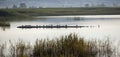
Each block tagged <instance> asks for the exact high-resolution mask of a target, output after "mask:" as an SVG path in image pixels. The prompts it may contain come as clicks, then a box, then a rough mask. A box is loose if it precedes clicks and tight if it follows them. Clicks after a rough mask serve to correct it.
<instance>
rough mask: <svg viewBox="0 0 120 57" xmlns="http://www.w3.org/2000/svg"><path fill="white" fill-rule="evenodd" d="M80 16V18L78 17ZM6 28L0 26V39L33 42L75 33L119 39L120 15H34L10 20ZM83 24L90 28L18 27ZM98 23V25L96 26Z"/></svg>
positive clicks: (86, 37)
mask: <svg viewBox="0 0 120 57" xmlns="http://www.w3.org/2000/svg"><path fill="white" fill-rule="evenodd" d="M79 18H80V19H79ZM10 24H11V26H10V27H7V28H3V27H0V28H1V29H0V41H1V42H3V41H8V40H13V41H14V40H18V39H22V40H24V41H30V42H34V41H35V40H36V39H47V38H48V39H56V38H58V37H59V36H62V35H68V34H70V33H76V34H78V36H80V37H84V38H85V39H89V40H91V39H102V40H103V39H107V38H108V37H109V38H110V39H111V40H113V41H118V40H120V15H99V16H98V15H93V16H59V17H57V16H53V17H36V18H35V19H34V20H29V21H12V22H10ZM51 24H53V25H58V24H59V25H66V24H67V25H82V26H83V25H85V26H95V27H92V28H90V27H89V28H77V29H76V28H67V29H66V28H60V29H56V28H53V29H50V28H49V29H45V28H44V29H43V28H39V29H37V28H33V29H20V28H17V26H21V25H51ZM98 25H99V26H100V27H98Z"/></svg>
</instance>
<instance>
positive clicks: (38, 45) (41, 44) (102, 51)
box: [0, 34, 117, 57]
mask: <svg viewBox="0 0 120 57" xmlns="http://www.w3.org/2000/svg"><path fill="white" fill-rule="evenodd" d="M4 46H5V45H1V46H0V51H1V52H0V54H2V55H1V56H4V53H3V52H4V51H3V50H4V48H5V47H4ZM114 54H117V53H116V52H114V48H113V47H112V44H111V42H110V41H109V40H105V41H96V40H95V41H87V40H84V39H83V38H79V37H78V36H77V35H76V34H70V35H66V36H62V37H60V38H58V39H56V40H38V39H37V40H36V42H35V44H34V45H30V43H25V42H23V41H19V42H17V43H12V42H11V41H10V55H9V57H104V56H105V57H114V56H116V55H114Z"/></svg>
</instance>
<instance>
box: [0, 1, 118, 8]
mask: <svg viewBox="0 0 120 57" xmlns="http://www.w3.org/2000/svg"><path fill="white" fill-rule="evenodd" d="M20 3H26V5H27V6H28V7H30V6H35V7H63V6H66V7H70V6H72V7H80V6H83V5H85V4H87V3H89V4H92V5H96V4H101V3H104V4H106V5H109V6H111V5H112V4H118V5H120V0H0V8H4V7H12V6H13V4H15V5H17V6H18V7H19V4H20Z"/></svg>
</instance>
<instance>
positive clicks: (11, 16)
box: [0, 7, 120, 20]
mask: <svg viewBox="0 0 120 57" xmlns="http://www.w3.org/2000/svg"><path fill="white" fill-rule="evenodd" d="M113 14H120V8H119V7H117V8H116V7H99V8H29V9H19V8H18V9H0V20H15V19H18V20H19V19H27V18H32V16H60V15H113Z"/></svg>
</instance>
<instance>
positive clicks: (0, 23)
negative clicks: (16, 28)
mask: <svg viewBox="0 0 120 57" xmlns="http://www.w3.org/2000/svg"><path fill="white" fill-rule="evenodd" d="M0 26H10V24H9V23H7V22H0Z"/></svg>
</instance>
